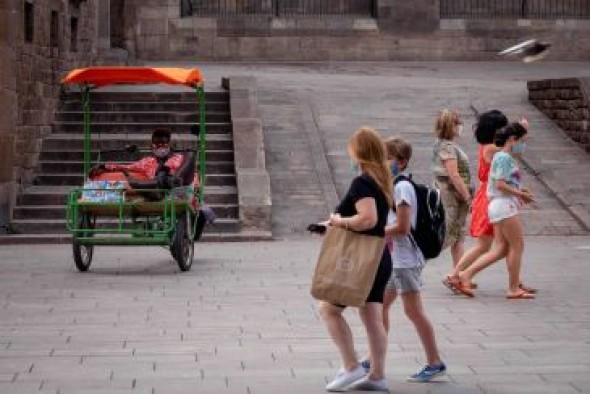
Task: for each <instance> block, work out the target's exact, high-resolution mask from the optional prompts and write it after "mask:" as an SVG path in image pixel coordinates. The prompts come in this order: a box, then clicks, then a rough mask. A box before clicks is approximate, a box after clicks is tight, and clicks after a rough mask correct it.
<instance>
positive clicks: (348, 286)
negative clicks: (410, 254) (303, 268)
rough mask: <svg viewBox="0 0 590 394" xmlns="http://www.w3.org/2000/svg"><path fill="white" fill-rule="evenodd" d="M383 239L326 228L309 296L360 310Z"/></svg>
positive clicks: (369, 288)
mask: <svg viewBox="0 0 590 394" xmlns="http://www.w3.org/2000/svg"><path fill="white" fill-rule="evenodd" d="M384 246H385V243H384V239H383V238H380V237H374V236H370V235H364V234H359V233H355V232H353V231H348V230H345V229H342V228H340V227H332V226H328V230H327V232H326V235H324V240H323V242H322V247H321V249H320V255H319V257H318V262H317V264H316V267H315V272H314V275H313V281H312V284H311V295H312V296H313V297H314V298H316V299H318V300H324V301H328V302H330V303H332V304H338V305H346V306H363V305H364V304H365V300H366V299H367V296H368V295H369V292H370V291H371V287H372V286H373V281H374V280H375V275H376V274H377V268H378V267H379V262H380V261H381V256H382V255H383V248H384Z"/></svg>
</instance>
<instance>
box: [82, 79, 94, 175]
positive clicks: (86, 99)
mask: <svg viewBox="0 0 590 394" xmlns="http://www.w3.org/2000/svg"><path fill="white" fill-rule="evenodd" d="M82 108H83V110H84V181H86V180H88V173H89V172H90V161H91V151H92V145H91V142H90V86H88V85H84V86H83V88H82Z"/></svg>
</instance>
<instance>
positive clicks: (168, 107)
mask: <svg viewBox="0 0 590 394" xmlns="http://www.w3.org/2000/svg"><path fill="white" fill-rule="evenodd" d="M197 108H198V106H197V103H196V102H174V101H169V102H165V101H162V102H159V101H153V102H142V101H135V102H134V101H111V102H92V103H90V112H95V111H106V112H109V111H115V112H124V111H132V112H138V113H149V112H152V111H187V112H190V111H193V112H194V111H197ZM58 109H59V111H82V110H83V109H82V103H80V102H79V101H68V102H65V103H64V102H61V103H60V104H59V107H58ZM229 110H230V106H229V102H209V101H208V102H206V103H205V113H209V112H227V113H229Z"/></svg>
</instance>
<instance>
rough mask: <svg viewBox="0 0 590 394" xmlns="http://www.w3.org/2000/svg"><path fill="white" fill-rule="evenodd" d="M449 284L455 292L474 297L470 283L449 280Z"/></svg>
mask: <svg viewBox="0 0 590 394" xmlns="http://www.w3.org/2000/svg"><path fill="white" fill-rule="evenodd" d="M450 284H451V286H453V289H454V291H456V292H457V293H459V294H463V295H466V296H467V297H475V292H474V291H473V289H472V287H471V285H464V284H463V283H461V282H457V283H453V282H450Z"/></svg>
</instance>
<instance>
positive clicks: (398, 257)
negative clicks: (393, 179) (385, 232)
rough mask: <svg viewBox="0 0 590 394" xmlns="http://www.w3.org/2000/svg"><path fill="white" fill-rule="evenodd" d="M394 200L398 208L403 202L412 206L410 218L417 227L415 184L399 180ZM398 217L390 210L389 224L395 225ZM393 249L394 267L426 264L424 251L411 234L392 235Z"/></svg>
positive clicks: (415, 266) (416, 266) (413, 266)
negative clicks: (413, 240) (411, 238)
mask: <svg viewBox="0 0 590 394" xmlns="http://www.w3.org/2000/svg"><path fill="white" fill-rule="evenodd" d="M393 201H394V203H395V206H396V209H397V208H398V207H399V206H400V205H401V204H402V203H405V204H406V205H409V206H410V210H411V214H410V220H411V225H412V228H415V227H416V221H417V220H418V201H417V199H416V191H415V190H414V186H412V184H411V183H410V182H408V181H406V180H402V181H399V182H398V183H397V184H396V185H395V187H394V189H393ZM396 223H397V217H396V215H395V212H393V211H390V212H389V216H388V218H387V224H388V225H395V224H396ZM392 240H393V251H392V253H391V260H392V262H393V268H420V267H422V266H424V261H425V260H424V256H423V255H422V251H420V249H419V248H418V247H417V245H415V243H413V242H412V241H411V240H410V236H409V235H397V236H393V237H392Z"/></svg>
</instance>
